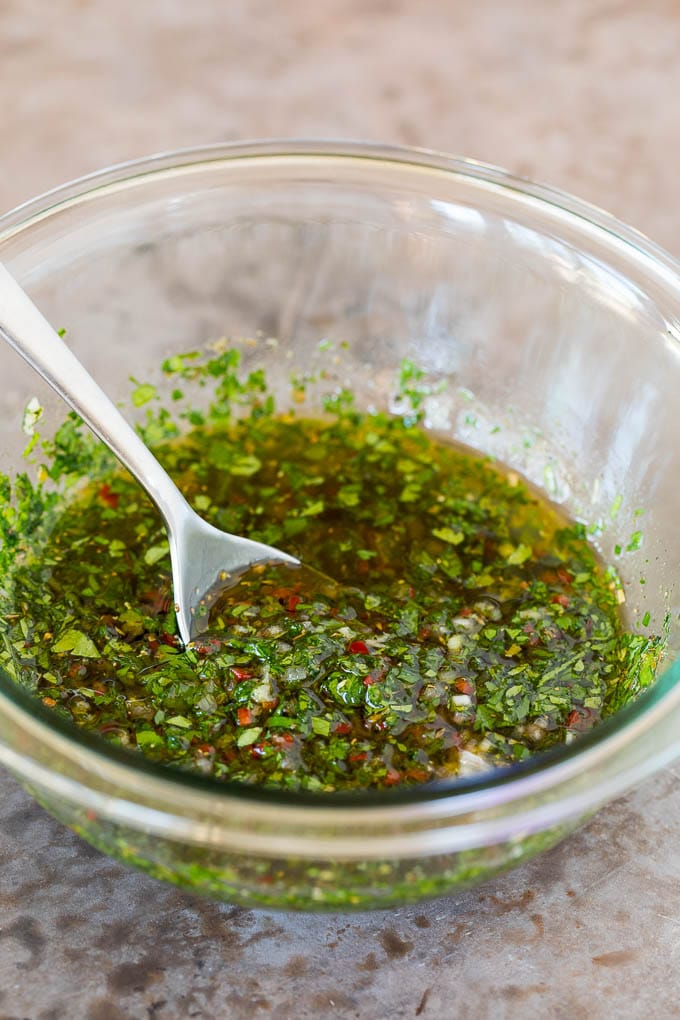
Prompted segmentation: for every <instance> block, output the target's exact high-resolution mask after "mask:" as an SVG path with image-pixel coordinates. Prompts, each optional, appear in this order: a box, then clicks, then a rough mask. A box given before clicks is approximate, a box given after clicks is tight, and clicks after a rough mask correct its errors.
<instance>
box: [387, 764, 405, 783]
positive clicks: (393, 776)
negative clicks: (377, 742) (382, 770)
mask: <svg viewBox="0 0 680 1020" xmlns="http://www.w3.org/2000/svg"><path fill="white" fill-rule="evenodd" d="M400 781H401V772H399V771H398V770H397V769H395V768H392V766H391V765H390V766H389V768H388V769H387V775H386V776H385V786H394V785H395V784H396V783H398V782H400Z"/></svg>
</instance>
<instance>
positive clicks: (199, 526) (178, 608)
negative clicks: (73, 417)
mask: <svg viewBox="0 0 680 1020" xmlns="http://www.w3.org/2000/svg"><path fill="white" fill-rule="evenodd" d="M0 337H2V338H3V339H4V340H6V341H7V343H9V344H10V345H11V346H12V347H13V348H14V350H15V351H17V353H18V354H20V355H21V357H22V358H24V359H25V360H26V361H27V362H28V363H29V365H31V367H32V368H34V369H35V370H36V372H38V373H39V374H40V375H41V376H42V377H43V379H45V381H46V382H48V383H49V385H50V386H52V388H53V389H55V390H56V391H57V393H59V395H60V396H61V397H63V399H64V400H65V401H66V402H67V403H68V404H70V406H71V407H72V408H73V410H74V411H76V413H77V414H79V415H80V417H81V418H82V419H83V421H85V422H86V424H87V425H89V427H90V428H91V429H92V431H93V432H94V433H95V435H97V436H98V437H99V439H101V441H102V442H103V443H105V444H106V446H108V448H109V449H110V450H111V452H112V453H113V454H115V456H116V457H117V458H118V460H119V461H120V462H121V464H123V465H124V467H126V468H127V469H128V471H130V473H131V474H132V475H134V477H135V478H136V479H137V481H138V482H139V483H140V485H142V487H143V488H144V489H146V491H147V492H148V494H149V496H150V497H151V499H152V500H153V501H154V503H155V504H156V506H157V507H158V509H159V510H160V513H161V515H162V517H163V520H164V522H165V526H166V528H167V532H168V539H169V543H170V560H171V563H172V583H173V589H174V602H175V612H176V615H177V627H178V630H179V634H180V637H181V639H182V641H183V642H184V644H188V643H189V642H190V641H191V640H192V639H193V638H195V637H196V636H197V635H198V634H199V633H201V630H203V629H205V627H206V626H207V622H208V619H209V606H210V604H211V603H212V602H213V601H214V600H215V598H217V597H218V595H219V593H220V591H222V590H223V589H224V588H226V587H229V586H230V585H232V584H235V583H237V582H238V580H239V579H240V578H242V576H243V575H244V573H245V572H246V571H248V569H249V568H251V567H253V566H255V565H258V564H286V565H288V566H289V567H293V568H294V567H299V566H300V561H299V560H298V559H297V558H296V557H295V556H291V555H289V554H288V553H285V552H282V551H281V550H280V549H275V548H274V547H273V546H269V545H264V544H263V543H261V542H253V541H251V540H250V539H248V538H241V537H240V536H237V535H230V534H228V533H227V532H224V531H220V530H219V529H218V528H215V527H213V526H212V525H211V524H208V523H207V522H206V521H204V520H203V519H202V518H201V517H199V516H198V514H197V513H196V512H195V511H194V510H192V508H191V507H190V506H189V504H188V503H187V501H186V499H185V498H184V496H183V495H182V493H181V492H180V491H179V489H178V488H177V486H176V485H175V483H174V482H173V481H172V479H171V478H170V476H169V475H168V473H167V472H166V471H165V469H164V468H163V467H161V465H160V464H159V462H158V461H157V460H156V458H155V457H154V455H153V454H152V453H151V451H150V450H149V449H148V447H147V446H145V444H144V443H143V442H142V440H141V438H140V437H139V436H138V435H137V433H136V432H135V430H134V429H133V428H132V426H131V425H130V424H129V423H128V422H127V421H126V420H125V418H124V417H123V416H122V414H121V413H120V411H119V410H118V408H117V407H116V406H115V404H114V403H113V402H112V401H111V400H110V399H109V397H107V395H106V394H105V393H104V391H103V390H102V389H101V388H100V387H99V385H98V384H97V383H96V382H95V380H94V379H93V378H92V376H91V375H90V374H89V372H88V371H87V369H86V368H85V366H84V365H83V364H82V362H80V361H79V360H78V358H76V356H75V355H74V354H73V352H72V351H71V350H69V348H68V347H67V345H66V344H65V343H64V341H63V339H62V338H61V337H60V336H59V334H58V333H57V332H56V330H55V329H54V328H53V327H52V326H51V325H50V324H49V322H48V321H47V320H46V319H45V317H44V316H43V315H42V313H41V312H40V311H39V309H38V308H36V306H35V305H34V304H33V302H32V301H31V299H30V298H29V296H28V294H26V292H25V291H24V290H23V289H22V288H21V287H20V286H19V284H18V283H17V282H16V280H15V279H14V277H13V276H12V275H11V274H10V273H9V272H8V271H7V269H5V267H4V266H2V265H0ZM306 569H307V572H308V573H311V575H316V581H315V583H316V584H320V585H322V586H326V585H327V584H328V583H329V581H328V579H327V578H325V577H324V576H323V575H322V574H317V572H316V571H311V570H310V568H306ZM331 583H332V582H331Z"/></svg>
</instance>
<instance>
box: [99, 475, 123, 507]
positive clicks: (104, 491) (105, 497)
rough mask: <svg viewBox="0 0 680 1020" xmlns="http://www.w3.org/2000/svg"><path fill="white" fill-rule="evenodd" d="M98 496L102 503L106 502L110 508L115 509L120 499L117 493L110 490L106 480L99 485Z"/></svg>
mask: <svg viewBox="0 0 680 1020" xmlns="http://www.w3.org/2000/svg"><path fill="white" fill-rule="evenodd" d="M99 498H100V499H101V501H102V503H106V505H107V506H110V507H111V509H112V510H115V509H116V507H117V506H118V503H119V500H120V496H119V495H118V493H117V492H112V491H111V486H110V485H109V484H108V483H107V482H104V484H103V485H100V487H99Z"/></svg>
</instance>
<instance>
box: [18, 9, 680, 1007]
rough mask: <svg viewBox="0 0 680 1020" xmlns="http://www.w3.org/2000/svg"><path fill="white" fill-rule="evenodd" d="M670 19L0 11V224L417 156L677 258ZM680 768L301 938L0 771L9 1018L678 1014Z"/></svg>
mask: <svg viewBox="0 0 680 1020" xmlns="http://www.w3.org/2000/svg"><path fill="white" fill-rule="evenodd" d="M679 47H680V5H678V3H677V2H675V0H648V2H647V3H646V4H639V3H633V2H629V0H553V2H552V3H545V0H520V2H518V3H514V4H508V3H505V2H504V0H477V2H476V3H474V4H464V3H462V2H449V3H445V2H443V0H424V2H421V3H419V4H412V3H408V2H406V0H325V2H323V3H317V4H314V5H313V4H311V3H309V2H308V0H290V2H289V3H286V4H278V5H275V4H273V3H267V2H266V0H230V2H229V3H228V4H226V3H219V2H218V0H193V2H192V3H191V4H185V3H184V2H183V0H163V2H162V3H158V4H155V5H149V4H143V3H134V2H132V0H117V3H116V4H115V5H114V4H110V3H109V2H108V0H60V2H59V3H54V4H46V3H44V2H43V0H0V125H1V127H2V137H3V141H4V144H3V147H2V152H1V154H0V209H5V208H9V207H10V206H12V205H14V204H16V203H18V202H20V201H22V200H23V199H26V198H28V197H30V196H31V195H33V194H35V193H37V192H40V191H43V190H45V189H47V188H49V187H51V186H53V185H56V184H59V183H61V182H62V181H63V180H65V179H67V178H72V177H75V176H78V175H80V174H82V173H86V172H88V171H90V170H94V169H96V168H98V167H100V166H103V165H105V164H108V163H113V162H118V161H121V160H124V159H128V158H132V157H135V156H139V155H144V154H147V153H149V152H151V151H155V150H161V149H168V148H176V147H179V146H183V145H194V144H201V143H204V142H211V141H221V140H225V139H227V140H228V139H239V138H248V137H250V138H253V137H267V136H269V137H272V136H279V137H282V136H308V137H336V138H367V139H372V140H381V141H387V142H401V143H408V144H412V145H423V146H428V147H432V148H438V149H442V150H445V151H449V152H456V153H460V154H464V155H467V156H472V157H475V158H477V159H482V160H487V161H489V162H493V163H497V164H500V165H503V166H505V167H507V168H508V169H510V170H512V171H515V172H516V173H520V174H525V175H528V176H531V177H534V178H536V179H538V180H541V181H545V182H547V183H550V184H554V185H556V186H558V187H562V188H565V189H567V190H569V191H572V192H574V193H576V194H578V195H580V196H581V197H583V198H586V199H589V200H590V201H592V202H595V203H597V204H599V205H602V206H604V207H606V208H608V209H609V210H610V211H612V212H614V213H615V214H616V215H618V216H620V217H621V218H622V219H624V220H626V221H627V222H629V223H631V224H633V225H634V226H637V227H638V228H639V229H641V230H643V231H645V232H646V233H648V234H650V235H651V236H653V237H654V238H655V239H656V240H657V241H659V242H660V243H661V244H664V245H666V246H667V247H668V248H670V249H671V250H672V251H674V253H675V254H680V241H679V240H678V238H680V229H679V228H680V184H679V183H678V175H677V170H676V164H677V157H678V155H680V121H679V120H678V117H677V102H676V100H677V96H678V95H680V62H678V60H677V53H678V49H679ZM678 778H680V773H679V772H678V771H675V772H674V771H672V770H666V771H664V772H662V773H660V774H659V775H658V776H657V777H655V778H654V779H653V780H651V781H650V782H648V783H646V784H645V785H644V786H643V787H642V788H641V789H639V790H637V791H635V792H633V793H631V794H630V795H628V796H627V797H625V798H624V799H622V800H620V801H618V802H617V803H616V804H614V805H611V806H609V807H608V808H605V809H604V810H603V811H601V812H600V814H599V815H598V816H597V817H596V818H595V819H594V820H593V821H591V822H590V824H589V825H587V826H586V827H585V828H583V829H582V830H581V831H580V832H578V833H577V834H576V835H574V836H572V837H571V838H569V839H567V840H566V841H565V842H564V843H562V844H561V845H560V846H559V847H557V848H556V849H554V850H552V851H551V852H549V853H547V854H545V855H543V856H542V857H540V858H538V859H537V860H535V861H533V862H531V863H529V864H527V865H525V866H523V867H521V868H519V869H517V870H515V871H513V872H511V873H510V874H508V875H506V876H504V877H502V878H500V879H497V880H494V881H492V882H490V883H487V884H486V885H484V886H482V887H480V888H479V889H477V890H474V891H472V892H468V893H464V894H462V895H459V896H456V897H451V898H447V899H441V900H437V901H435V902H433V903H428V904H424V905H420V906H418V907H413V908H402V909H398V910H392V911H389V912H384V913H374V914H354V915H335V914H331V915H318V916H303V915H296V914H285V913H270V912H264V911H251V910H243V909H241V908H238V907H230V906H228V905H221V904H216V903H211V902H208V901H204V900H198V899H195V898H193V897H192V896H190V895H187V894H186V893H182V892H179V891H177V890H175V889H172V888H170V887H168V886H164V885H162V884H160V883H157V882H155V881H153V880H152V879H149V878H147V877H145V876H143V875H140V874H137V873H134V872H132V871H129V870H127V869H124V868H122V867H121V866H119V865H117V864H116V863H114V862H113V861H111V860H109V859H107V858H104V857H102V856H101V855H100V854H98V853H97V852H96V851H94V850H92V849H90V848H89V847H88V846H86V845H85V844H84V843H83V842H82V841H81V840H79V839H78V838H77V837H76V836H74V835H72V834H71V833H70V832H68V831H67V830H65V829H64V828H62V827H61V826H59V825H58V824H57V823H56V822H54V821H53V820H52V819H51V818H50V817H49V816H47V815H46V814H45V813H44V812H43V811H42V810H41V809H40V808H39V807H37V806H36V805H35V804H34V803H33V802H32V801H31V800H30V799H29V798H28V797H27V796H26V795H25V794H24V793H23V792H22V791H21V790H20V789H19V788H18V787H17V785H16V784H15V783H14V781H13V780H11V779H10V778H9V777H8V776H7V775H6V774H4V773H3V774H2V775H1V776H0V791H1V795H0V1020H20V1018H25V1020H80V1018H83V1020H129V1018H132V1020H137V1018H145V1017H149V1018H157V1020H175V1018H177V1020H183V1018H185V1017H196V1018H202V1020H212V1018H216V1020H221V1018H235V1020H241V1018H244V1020H245V1018H251V1017H259V1016H262V1017H273V1018H277V1020H287V1018H289V1017H290V1018H297V1017H299V1018H307V1017H309V1018H316V1017H327V1016H328V1017H339V1018H362V1020H363V1018H366V1020H379V1018H383V1017H385V1018H386V1017H390V1018H392V1017H395V1018H398V1017H423V1018H425V1020H427V1018H429V1017H432V1018H439V1017H461V1018H468V1017H469V1018H471V1020H485V1018H487V1017H488V1018H493V1020H506V1018H507V1020H514V1018H518V1020H519V1018H523V1017H525V1016H527V1015H534V1016H539V1017H550V1018H559V1017H563V1018H565V1020H567V1018H568V1020H579V1018H587V1020H598V1018H602V1020H609V1018H611V1017H626V1018H637V1017H647V1016H649V1015H654V1016H655V1017H658V1018H661V1020H663V1018H666V1017H680V979H679V978H678V974H679V973H680V966H679V965H680V859H679V854H678V850H677V847H678V845H679V844H680V789H679V785H678Z"/></svg>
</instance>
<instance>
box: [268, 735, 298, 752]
mask: <svg viewBox="0 0 680 1020" xmlns="http://www.w3.org/2000/svg"><path fill="white" fill-rule="evenodd" d="M271 741H272V744H274V745H275V746H276V747H281V748H283V747H292V746H293V744H294V743H295V737H294V736H293V734H292V733H275V734H274V736H273V737H272V738H271Z"/></svg>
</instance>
